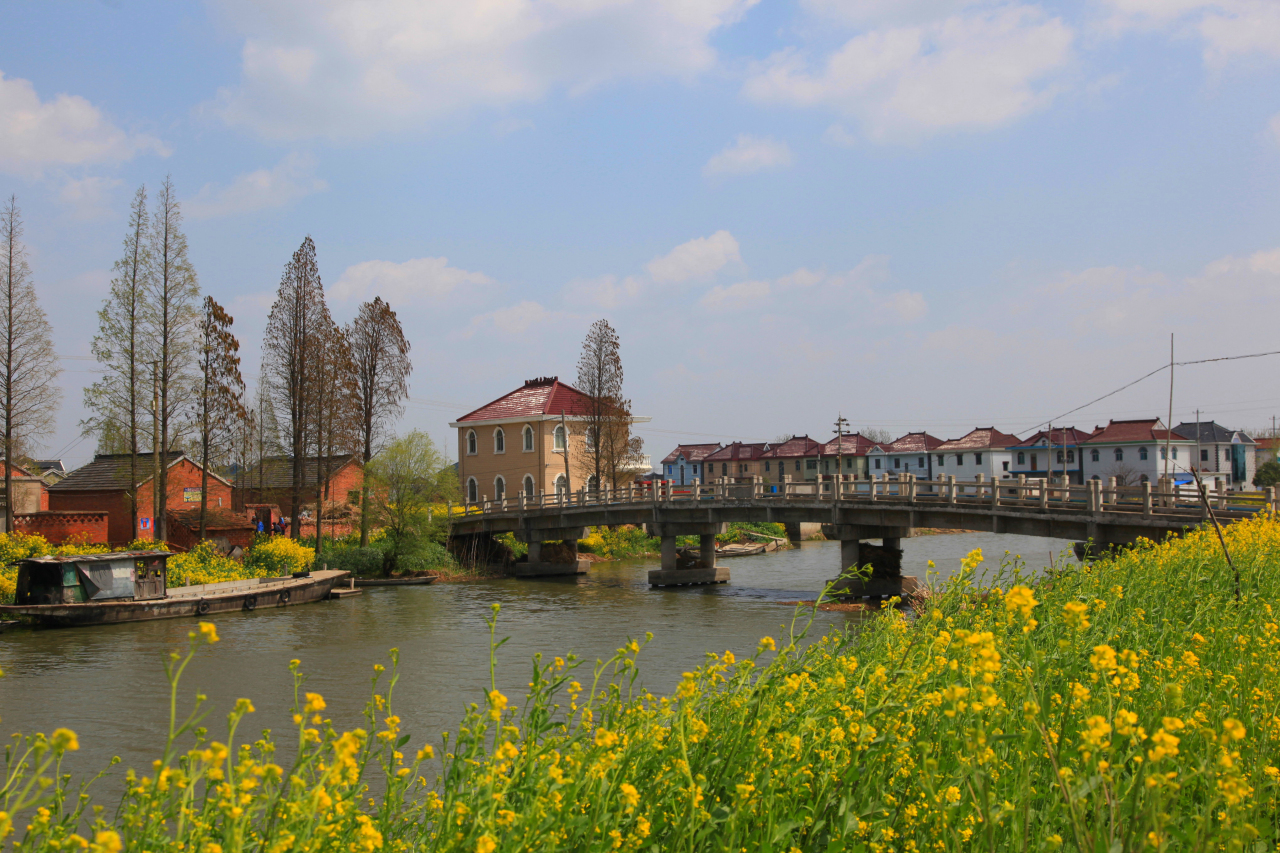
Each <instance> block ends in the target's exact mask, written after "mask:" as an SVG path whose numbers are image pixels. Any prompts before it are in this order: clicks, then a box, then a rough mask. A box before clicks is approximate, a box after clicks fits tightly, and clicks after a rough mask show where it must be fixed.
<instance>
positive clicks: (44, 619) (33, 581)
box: [0, 551, 350, 628]
mask: <svg viewBox="0 0 1280 853" xmlns="http://www.w3.org/2000/svg"><path fill="white" fill-rule="evenodd" d="M169 556H170V555H169V554H168V552H165V551H125V552H117V553H112V554H85V555H71V556H63V557H38V558H35V559H32V560H24V561H23V563H22V565H21V567H20V568H19V569H18V584H17V595H16V601H17V603H16V604H12V605H9V606H0V618H3V617H5V616H25V617H27V618H29V619H34V620H35V621H36V622H38V623H40V624H42V625H49V626H55V627H64V628H66V627H74V626H79V625H109V624H113V623H116V622H143V621H147V620H151V619H173V618H177V617H180V616H187V617H191V616H196V617H204V616H212V615H214V614H217V613H232V612H236V611H243V610H256V609H258V608H260V607H261V608H268V607H287V606H289V605H293V604H308V603H310V602H313V601H322V600H324V599H325V598H328V596H329V591H330V590H331V589H333V587H334V585H335V584H337V583H338V581H340V580H342V579H344V578H346V577H347V576H348V575H350V572H342V571H329V570H326V571H319V572H309V573H306V574H303V573H299V574H297V575H295V576H293V577H279V578H251V579H248V580H236V581H223V582H221V583H208V584H199V585H196V586H180V587H174V588H172V589H170V588H167V586H166V583H165V581H166V574H167V572H166V565H165V564H166V561H167V560H168V558H169Z"/></svg>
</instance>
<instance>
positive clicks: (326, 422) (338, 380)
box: [312, 316, 360, 557]
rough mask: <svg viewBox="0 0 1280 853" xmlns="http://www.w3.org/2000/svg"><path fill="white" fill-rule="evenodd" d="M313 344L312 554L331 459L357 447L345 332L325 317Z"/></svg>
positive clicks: (353, 386)
mask: <svg viewBox="0 0 1280 853" xmlns="http://www.w3.org/2000/svg"><path fill="white" fill-rule="evenodd" d="M318 344H319V345H318V346H317V347H316V358H315V363H314V368H315V374H314V376H315V382H314V388H315V394H314V396H315V399H314V401H313V402H314V406H313V409H312V413H313V416H314V417H315V425H314V427H313V430H312V434H313V436H314V442H315V451H316V556H317V557H318V556H319V555H320V553H321V548H322V543H323V541H324V529H323V526H322V524H321V522H322V520H323V519H324V503H325V500H326V499H332V495H330V494H329V487H330V484H329V475H330V473H332V464H333V458H334V456H336V455H337V454H346V453H349V452H352V451H354V450H355V449H356V448H357V447H359V441H360V431H359V428H358V424H359V422H358V420H357V415H358V408H357V406H356V399H357V392H356V370H355V363H354V361H353V360H352V356H351V347H350V345H349V344H348V342H347V338H346V335H344V334H343V333H342V330H341V329H339V328H338V326H337V324H336V323H334V322H333V321H332V319H330V318H329V317H328V316H326V317H325V322H324V324H323V325H322V327H321V331H320V334H319V335H318Z"/></svg>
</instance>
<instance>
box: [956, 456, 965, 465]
mask: <svg viewBox="0 0 1280 853" xmlns="http://www.w3.org/2000/svg"><path fill="white" fill-rule="evenodd" d="M956 464H957V465H963V464H964V454H963V453H957V454H956Z"/></svg>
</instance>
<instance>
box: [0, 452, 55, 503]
mask: <svg viewBox="0 0 1280 853" xmlns="http://www.w3.org/2000/svg"><path fill="white" fill-rule="evenodd" d="M10 470H11V474H12V476H11V477H10V482H11V486H12V489H13V491H12V496H13V512H14V514H15V515H19V514H26V513H31V512H43V511H45V510H47V509H48V508H49V486H48V484H47V483H46V482H45V481H44V480H43V479H41V478H40V477H39V476H38V475H36V474H35V473H33V472H32V471H29V470H27V469H26V468H22V467H19V466H17V465H12V466H10ZM3 476H4V469H3V463H2V462H0V477H3Z"/></svg>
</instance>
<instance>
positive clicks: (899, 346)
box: [0, 0, 1280, 462]
mask: <svg viewBox="0 0 1280 853" xmlns="http://www.w3.org/2000/svg"><path fill="white" fill-rule="evenodd" d="M6 23H7V26H6V27H5V28H3V30H0V73H2V74H3V77H2V78H0V189H3V190H4V191H5V192H6V193H9V192H12V193H15V194H16V195H17V196H18V199H19V203H20V205H21V206H22V208H23V211H24V213H25V216H26V222H27V238H28V243H29V246H30V250H31V265H32V267H33V271H34V273H35V279H36V282H37V287H38V292H39V293H40V298H41V299H42V301H43V304H44V306H45V308H46V310H47V311H48V313H49V315H50V318H51V320H52V322H53V325H54V329H55V335H56V344H57V348H58V351H59V353H60V354H62V355H64V356H67V357H68V358H67V359H66V360H65V361H64V365H65V366H66V372H65V373H64V374H63V376H62V384H63V386H64V389H65V400H64V404H63V409H62V413H61V416H60V418H59V428H58V430H57V431H56V433H55V434H53V435H50V436H48V437H47V438H46V440H45V442H44V444H45V450H46V451H47V452H61V453H62V454H63V455H64V456H65V457H66V458H67V459H68V461H69V462H79V461H83V460H85V459H87V458H88V456H89V455H90V454H91V452H92V441H91V440H88V441H83V442H79V443H77V440H78V437H79V436H78V432H79V431H78V426H77V424H78V421H79V419H80V418H82V417H83V416H84V412H83V410H82V407H81V405H80V400H81V394H82V388H83V386H84V385H85V384H86V383H87V382H89V381H91V380H92V379H93V374H92V372H91V371H92V370H93V368H94V364H93V363H92V362H91V361H86V360H85V359H84V356H86V355H87V354H88V351H89V350H88V342H89V338H90V337H91V335H92V334H93V330H94V326H95V322H96V321H95V312H96V310H97V308H98V306H99V305H100V304H101V301H102V298H103V297H104V295H105V293H106V289H107V287H108V283H109V280H110V268H111V264H112V263H113V261H114V260H115V259H116V257H117V255H118V254H119V251H120V249H119V246H120V240H121V238H122V237H123V232H124V224H125V216H126V212H127V205H128V201H129V199H130V197H131V196H132V193H133V191H134V189H136V187H137V186H138V185H139V184H141V183H144V182H145V183H146V184H147V185H148V186H155V185H157V184H158V183H159V182H160V181H161V180H162V179H163V177H164V176H165V175H166V174H171V175H172V176H173V180H174V182H175V184H176V185H177V188H178V190H179V195H180V197H181V198H182V199H183V200H184V209H185V212H186V216H187V232H188V236H189V238H190V245H191V255H192V259H193V261H194V263H195V265H196V269H197V271H198V273H199V276H200V280H201V284H202V286H203V288H204V289H205V291H206V292H208V293H210V294H212V295H214V296H215V298H217V299H218V300H219V301H221V302H222V303H223V304H224V305H226V306H227V307H228V309H229V310H230V311H231V312H232V313H233V314H234V315H235V317H236V330H237V331H238V333H239V334H240V337H241V341H242V344H243V348H244V355H245V368H246V373H247V374H249V375H250V377H251V381H252V377H254V376H256V371H257V361H258V350H259V346H260V343H261V335H262V328H263V325H264V323H265V319H266V315H267V312H268V311H269V308H270V303H271V299H272V295H273V292H274V290H275V287H276V285H277V283H278V281H279V275H280V271H281V268H282V266H283V264H284V263H285V262H286V261H287V260H288V258H289V255H290V253H291V252H292V251H293V250H294V249H295V248H296V247H297V245H298V243H299V242H300V241H301V240H302V238H303V236H304V235H306V234H308V233H310V234H311V235H312V236H313V237H314V238H315V240H316V243H317V246H318V251H319V259H320V264H321V272H322V275H323V277H324V280H325V282H326V285H327V288H328V290H329V295H330V300H331V306H332V308H333V311H334V313H335V315H336V316H337V317H338V318H339V319H340V320H345V319H347V318H349V317H350V316H351V315H352V314H353V313H354V310H355V308H356V306H357V305H358V304H359V302H360V301H361V300H363V299H369V298H372V297H373V296H374V295H382V296H383V297H384V298H385V299H387V300H388V301H390V302H391V304H392V305H393V307H395V308H396V309H397V310H398V312H399V313H400V316H401V318H402V321H403V322H404V324H405V326H406V329H407V330H408V331H409V334H410V337H411V340H412V342H413V352H414V356H415V372H414V376H413V382H412V386H413V387H412V397H413V402H412V403H411V404H410V406H409V407H408V410H407V412H406V415H405V418H404V420H403V423H402V424H401V429H408V428H414V427H416V428H422V429H426V430H429V431H430V432H431V433H432V435H433V436H435V437H436V438H437V439H438V440H441V441H444V442H447V444H446V447H448V448H449V449H450V450H452V449H453V447H454V445H453V438H452V436H451V435H450V430H448V428H447V426H446V425H447V423H448V422H449V421H450V420H451V419H452V418H453V417H455V416H457V415H458V414H460V413H462V412H463V411H465V410H466V409H469V408H472V407H475V406H478V405H480V404H482V403H484V402H486V401H488V400H489V399H491V398H493V397H495V396H498V395H499V394H501V393H504V392H505V391H507V390H510V389H511V388H512V387H515V386H516V385H518V384H519V383H520V382H521V381H522V380H523V379H525V378H530V377H533V376H539V375H550V374H558V375H560V376H561V377H562V378H570V379H571V378H572V375H573V373H574V364H575V361H576V356H577V350H578V348H579V346H580V342H581V338H582V335H583V333H584V332H585V330H586V328H587V326H588V325H590V323H591V322H592V321H594V320H595V319H597V318H599V317H607V318H608V319H609V320H610V321H611V322H612V323H613V324H614V325H615V326H616V327H617V328H618V330H619V332H620V334H621V336H622V341H623V357H624V364H625V366H626V371H627V389H628V393H629V394H630V396H631V397H632V399H633V402H634V406H635V409H636V411H637V412H638V413H641V414H645V415H649V416H651V417H652V418H653V421H652V423H651V424H649V425H647V426H646V427H645V429H644V432H643V435H644V436H645V438H646V442H647V447H648V449H649V450H650V451H651V452H653V453H655V454H658V455H663V454H665V453H666V452H667V451H668V450H669V449H670V447H671V446H672V445H673V444H675V443H676V442H678V441H696V440H708V439H716V438H723V439H725V440H727V439H729V438H732V437H740V438H743V439H769V438H772V437H774V436H777V435H779V434H782V433H809V434H811V435H814V436H815V437H825V436H826V435H827V433H828V431H829V424H830V423H831V422H833V421H834V420H835V415H836V412H837V410H839V411H842V412H843V413H844V415H845V416H846V417H848V418H849V419H850V420H851V421H852V422H853V423H854V425H855V426H861V425H872V426H878V427H884V428H886V429H889V430H891V431H893V432H895V433H899V432H904V431H906V430H907V429H921V428H923V429H928V430H930V431H931V432H933V433H935V434H936V435H939V436H941V437H944V438H946V437H955V436H958V435H961V434H963V433H964V432H966V431H967V430H968V429H969V428H971V427H973V426H977V425H982V426H987V425H996V426H999V427H1001V428H1004V429H1007V430H1010V431H1025V430H1027V429H1028V428H1030V427H1033V426H1035V425H1036V424H1037V423H1038V422H1040V421H1043V420H1045V419H1047V418H1050V417H1052V416H1054V415H1056V414H1058V413H1060V412H1064V411H1066V410H1068V409H1072V408H1074V407H1076V406H1078V405H1080V404H1082V403H1084V402H1086V401H1088V400H1090V399H1093V398H1094V397H1096V396H1098V395H1100V394H1102V393H1104V392H1106V391H1109V390H1111V389H1112V388H1115V387H1117V386H1119V385H1121V384H1123V383H1124V382H1127V381H1128V380H1130V379H1132V378H1135V377H1137V376H1139V375H1141V374H1143V373H1145V372H1147V371H1148V370H1150V369H1152V368H1153V367H1155V366H1157V365H1158V364H1159V363H1160V362H1161V360H1163V359H1166V358H1167V356H1168V336H1169V334H1170V333H1171V332H1173V333H1175V334H1176V335H1177V339H1178V350H1179V352H1178V355H1179V358H1180V359H1181V358H1187V359H1193V358H1208V357H1214V356H1220V355H1232V354H1238V353H1247V352H1258V351H1264V350H1268V349H1272V348H1273V343H1274V341H1275V339H1276V336H1275V331H1274V330H1275V320H1274V318H1275V317H1276V311H1277V309H1278V308H1280V85H1278V84H1280V3H1276V2H1274V0H1217V2H1202V0H1085V2H1075V3H1067V2H1060V3H1052V2H1046V3H1039V4H1036V3H1029V2H998V0H856V2H855V0H843V2H842V0H799V2H770V0H761V2H752V0H667V2H640V0H555V1H554V2H547V0H490V2H485V3H477V2H474V0H434V2H430V3H421V2H417V0H382V1H381V2H374V1H373V0H367V2H359V3H357V2H329V1H328V0H309V2H303V0H208V2H204V3H200V2H176V0H174V1H173V2H124V0H112V1H111V2H109V0H99V2H91V0H77V1H76V2H59V0H45V2H26V3H14V4H10V5H9V6H8V7H7V8H6ZM1274 364H1275V363H1274V362H1273V361H1271V360H1268V359H1258V360H1253V361H1241V362H1235V363H1229V364H1218V365H1213V366H1204V367H1190V368H1186V369H1182V370H1180V371H1179V372H1178V377H1177V378H1178V381H1177V385H1176V389H1175V399H1174V408H1175V412H1174V417H1175V420H1177V419H1181V418H1184V417H1185V418H1189V417H1190V415H1191V413H1192V412H1193V410H1195V409H1196V408H1200V409H1201V410H1203V411H1204V412H1207V413H1209V415H1211V416H1213V417H1216V418H1217V419H1218V420H1220V421H1222V422H1224V423H1228V424H1231V425H1238V426H1246V427H1252V426H1261V425H1264V424H1266V425H1269V424H1270V418H1271V416H1272V415H1273V414H1275V413H1277V412H1280V394H1277V392H1275V391H1274V390H1272V386H1271V385H1270V382H1269V380H1270V378H1271V377H1272V376H1273V375H1274V373H1275V370H1274ZM1167 393H1168V388H1167V384H1165V381H1164V380H1159V379H1157V380H1150V381H1148V382H1147V383H1144V384H1142V385H1139V386H1136V387H1135V388H1133V389H1131V390H1129V391H1126V392H1125V393H1123V394H1120V395H1117V396H1115V397H1112V398H1109V399H1108V400H1106V401H1104V402H1102V403H1099V404H1097V405H1094V406H1092V407H1090V408H1088V409H1086V410H1084V411H1082V412H1080V413H1079V414H1077V415H1075V416H1073V417H1072V418H1070V419H1069V420H1070V421H1071V422H1073V423H1075V424H1076V425H1078V426H1081V427H1091V426H1093V425H1094V424H1096V423H1105V422H1106V419H1107V418H1109V417H1137V416H1143V415H1147V414H1151V415H1155V414H1161V413H1163V412H1164V410H1165V407H1166V406H1167Z"/></svg>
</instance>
